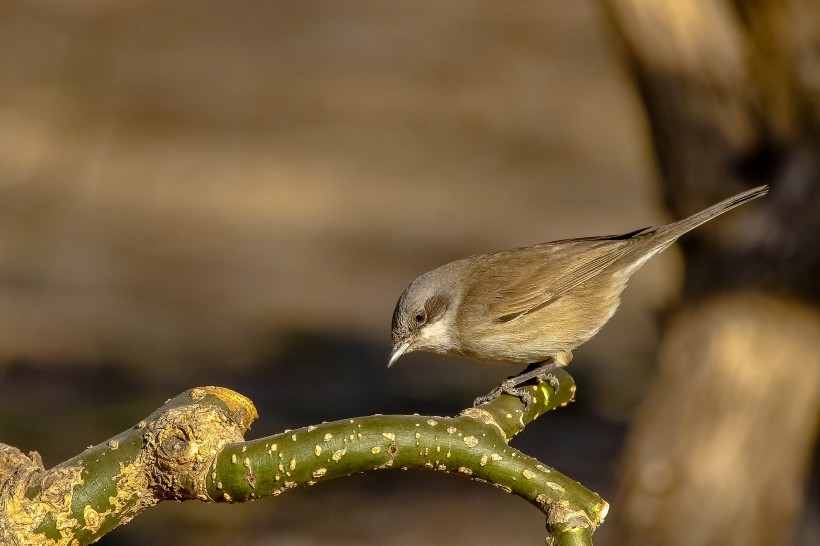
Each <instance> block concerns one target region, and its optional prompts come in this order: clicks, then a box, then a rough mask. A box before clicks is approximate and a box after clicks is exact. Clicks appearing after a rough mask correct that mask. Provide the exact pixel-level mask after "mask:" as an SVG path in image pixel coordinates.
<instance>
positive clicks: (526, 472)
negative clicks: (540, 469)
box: [521, 468, 535, 480]
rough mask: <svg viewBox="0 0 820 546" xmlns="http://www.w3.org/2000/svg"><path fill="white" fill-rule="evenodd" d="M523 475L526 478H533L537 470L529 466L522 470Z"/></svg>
mask: <svg viewBox="0 0 820 546" xmlns="http://www.w3.org/2000/svg"><path fill="white" fill-rule="evenodd" d="M521 475H522V476H524V477H525V478H526V479H528V480H531V479H533V478H534V477H535V472H533V471H532V470H530V469H528V468H525V469H524V471H523V472H521Z"/></svg>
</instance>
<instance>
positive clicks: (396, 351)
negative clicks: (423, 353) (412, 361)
mask: <svg viewBox="0 0 820 546" xmlns="http://www.w3.org/2000/svg"><path fill="white" fill-rule="evenodd" d="M410 341H411V340H409V339H405V340H404V341H402V342H401V343H399V344H398V345H395V346H394V347H393V350H392V351H390V361H389V362H388V363H387V367H388V368H389V367H390V366H392V365H393V364H395V363H396V361H397V360H398V359H399V357H400V356H401V355H403V354H404V353H406V352H407V349H408V348H409V347H410Z"/></svg>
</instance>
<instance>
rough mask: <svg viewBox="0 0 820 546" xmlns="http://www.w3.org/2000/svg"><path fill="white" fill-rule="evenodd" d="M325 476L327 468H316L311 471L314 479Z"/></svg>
mask: <svg viewBox="0 0 820 546" xmlns="http://www.w3.org/2000/svg"><path fill="white" fill-rule="evenodd" d="M325 474H327V468H317V469H316V470H314V471H313V474H312V476H313V477H314V478H321V477H322V476H324V475H325Z"/></svg>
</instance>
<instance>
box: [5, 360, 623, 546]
mask: <svg viewBox="0 0 820 546" xmlns="http://www.w3.org/2000/svg"><path fill="white" fill-rule="evenodd" d="M556 376H557V377H558V379H559V388H558V392H556V393H553V392H552V390H551V388H550V387H547V386H546V385H539V386H537V387H536V386H533V387H529V388H530V389H531V390H532V393H533V395H534V402H533V404H531V405H530V407H529V408H525V407H524V405H523V404H522V403H521V401H520V400H518V399H517V398H514V397H509V396H502V397H500V398H498V399H496V400H494V401H492V402H490V403H487V404H484V405H482V406H480V407H478V408H469V409H466V410H464V411H462V412H461V414H459V415H458V416H457V417H426V416H420V415H391V416H383V415H375V416H369V417H360V418H356V419H346V420H342V421H336V422H332V423H323V424H321V425H316V426H310V427H306V428H302V429H299V430H294V431H286V432H283V433H281V434H277V435H274V436H270V437H267V438H261V439H258V440H250V441H243V439H242V438H243V435H244V433H245V431H246V430H247V429H248V427H249V426H250V423H251V422H252V421H253V420H254V419H255V418H256V410H255V408H254V406H253V404H252V403H251V402H250V400H248V399H247V398H245V397H243V396H241V395H239V394H237V393H234V392H232V391H229V390H227V389H221V388H217V387H203V388H196V389H191V390H190V391H187V392H185V393H183V394H181V395H179V396H177V397H176V398H174V399H172V400H169V401H168V402H167V403H166V404H165V405H164V406H163V407H161V408H160V409H159V410H157V411H156V412H154V413H153V414H152V415H151V416H149V417H148V418H146V419H145V420H144V421H141V422H140V423H138V424H137V425H136V426H135V427H133V428H132V429H129V430H127V431H125V432H123V433H121V434H119V435H118V436H115V437H114V438H112V439H110V440H109V441H107V442H105V443H103V444H100V445H97V446H93V447H90V448H89V449H87V450H85V451H84V452H83V453H81V454H80V455H78V456H76V457H74V458H72V459H70V460H68V461H66V462H64V463H62V464H60V465H58V466H57V467H55V468H53V469H51V470H45V469H43V468H42V464H41V463H40V462H39V457H37V456H36V454H33V455H32V456H31V457H26V456H25V455H23V454H21V453H19V451H16V450H15V449H14V448H10V447H8V446H0V543H3V544H55V545H57V544H69V543H72V544H89V543H91V542H94V541H95V540H97V539H99V538H100V537H101V536H103V535H105V534H106V533H108V532H109V531H111V530H112V529H114V528H116V527H117V526H119V525H122V524H124V523H127V522H128V521H130V520H131V519H132V518H133V517H135V516H136V515H137V514H139V513H140V512H142V511H143V510H145V509H147V508H149V507H151V506H153V505H154V504H156V503H158V502H159V501H161V500H166V499H176V500H187V499H199V500H203V501H216V502H242V501H245V500H248V499H255V498H260V497H264V496H269V495H273V496H276V495H280V494H281V493H283V492H285V491H287V490H289V489H292V488H295V487H298V486H304V485H308V486H309V485H314V484H317V483H319V482H322V481H324V480H328V479H331V478H335V477H339V476H347V475H350V474H353V473H359V472H363V471H367V470H377V469H385V468H403V469H408V468H416V469H426V470H433V471H438V472H448V473H454V474H458V475H461V476H465V477H468V478H470V479H473V480H477V481H482V482H487V483H490V484H492V485H494V486H496V487H498V488H500V489H502V490H504V491H507V492H509V493H513V494H515V495H518V496H520V497H522V498H524V499H526V500H527V501H528V502H530V503H531V504H533V505H535V506H536V507H538V508H539V509H540V510H541V511H543V512H544V513H545V514H546V516H547V527H548V530H549V533H550V536H551V537H552V541H553V544H591V539H590V537H591V534H592V532H593V531H594V530H595V528H596V527H597V526H598V525H599V524H600V523H601V522H602V521H603V518H604V516H605V515H606V511H607V508H608V506H607V504H606V502H604V501H603V500H602V499H601V498H600V497H599V496H598V495H596V494H595V493H592V492H591V491H589V490H587V489H586V488H584V487H583V486H582V485H580V484H578V483H577V482H575V481H573V480H571V479H570V478H568V477H566V476H564V475H563V474H561V473H560V472H557V471H556V470H554V469H552V468H549V467H547V466H545V465H543V464H541V463H540V462H539V461H537V460H536V459H533V458H532V457H530V456H528V455H526V454H524V453H522V452H520V451H518V450H516V449H514V448H512V447H510V446H509V445H508V442H509V440H510V438H512V437H513V436H514V435H515V434H517V433H519V432H520V431H521V430H523V428H524V427H525V426H526V425H527V424H528V423H529V422H531V421H532V420H533V419H536V418H537V417H539V416H540V415H542V414H543V413H544V412H546V411H549V410H551V409H554V408H556V407H560V406H564V405H566V404H567V403H569V401H570V400H571V399H572V395H573V393H574V390H575V386H574V383H573V381H572V378H571V377H570V376H569V374H567V373H566V372H564V371H563V370H559V371H558V372H557V373H556ZM4 449H5V451H4ZM4 467H9V468H11V469H13V471H8V472H4V470H5V468H4Z"/></svg>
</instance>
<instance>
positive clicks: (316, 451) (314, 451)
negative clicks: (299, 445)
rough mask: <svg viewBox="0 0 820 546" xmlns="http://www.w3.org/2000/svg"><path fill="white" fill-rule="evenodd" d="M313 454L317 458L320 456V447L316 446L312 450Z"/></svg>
mask: <svg viewBox="0 0 820 546" xmlns="http://www.w3.org/2000/svg"><path fill="white" fill-rule="evenodd" d="M313 453H314V454H315V455H316V456H317V457H318V456H319V455H321V454H322V446H320V445H319V444H316V447H314V448H313Z"/></svg>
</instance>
